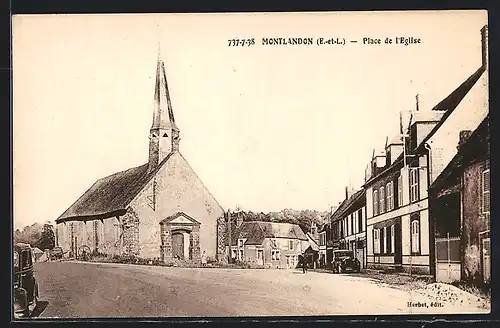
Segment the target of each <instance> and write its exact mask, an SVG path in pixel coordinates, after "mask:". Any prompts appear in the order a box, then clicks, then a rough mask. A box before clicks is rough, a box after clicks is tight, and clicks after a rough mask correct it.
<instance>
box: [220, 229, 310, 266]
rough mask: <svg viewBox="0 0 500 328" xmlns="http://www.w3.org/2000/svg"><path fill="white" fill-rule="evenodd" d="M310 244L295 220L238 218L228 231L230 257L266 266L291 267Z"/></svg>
mask: <svg viewBox="0 0 500 328" xmlns="http://www.w3.org/2000/svg"><path fill="white" fill-rule="evenodd" d="M227 245H229V241H228V242H227ZM309 246H310V244H309V241H308V239H307V236H306V235H305V233H304V232H303V231H302V229H301V228H300V226H299V225H297V224H290V223H276V222H265V221H245V222H238V223H237V225H236V227H235V229H234V230H233V232H232V234H231V256H232V258H233V259H236V260H238V261H241V262H246V263H250V264H255V265H261V266H265V267H269V268H288V269H294V268H295V267H296V266H297V265H298V264H299V256H300V255H302V254H303V253H304V251H305V250H306V249H307V248H308V247H309Z"/></svg>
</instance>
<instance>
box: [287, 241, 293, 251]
mask: <svg viewBox="0 0 500 328" xmlns="http://www.w3.org/2000/svg"><path fill="white" fill-rule="evenodd" d="M288 249H289V250H291V251H293V240H289V241H288Z"/></svg>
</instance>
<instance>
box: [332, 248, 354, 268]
mask: <svg viewBox="0 0 500 328" xmlns="http://www.w3.org/2000/svg"><path fill="white" fill-rule="evenodd" d="M332 266H333V271H334V272H335V273H345V272H359V271H360V270H361V263H360V262H359V260H358V259H357V258H356V257H355V256H354V252H353V251H351V250H348V249H341V250H334V251H333V261H332Z"/></svg>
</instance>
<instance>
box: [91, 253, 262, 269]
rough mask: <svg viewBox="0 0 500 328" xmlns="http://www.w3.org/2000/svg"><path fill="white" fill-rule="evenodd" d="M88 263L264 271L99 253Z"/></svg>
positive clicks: (239, 265) (246, 266) (211, 262)
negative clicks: (166, 261)
mask: <svg viewBox="0 0 500 328" xmlns="http://www.w3.org/2000/svg"><path fill="white" fill-rule="evenodd" d="M87 261H89V262H98V263H122V264H136V265H150V266H164V267H182V268H222V269H264V268H265V267H264V266H262V265H257V264H253V263H247V262H240V261H236V262H235V263H224V262H218V261H215V260H213V259H207V263H206V264H202V263H196V262H191V261H184V260H173V261H171V262H169V263H164V262H162V261H160V259H159V258H150V259H148V258H141V257H138V256H133V255H108V254H101V253H93V254H90V255H89V257H88V258H87Z"/></svg>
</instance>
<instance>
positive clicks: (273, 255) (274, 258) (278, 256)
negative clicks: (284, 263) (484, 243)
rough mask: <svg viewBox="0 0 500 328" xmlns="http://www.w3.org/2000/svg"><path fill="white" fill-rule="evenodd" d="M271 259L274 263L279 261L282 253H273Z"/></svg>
mask: <svg viewBox="0 0 500 328" xmlns="http://www.w3.org/2000/svg"><path fill="white" fill-rule="evenodd" d="M271 259H272V260H273V261H279V260H280V251H271Z"/></svg>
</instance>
